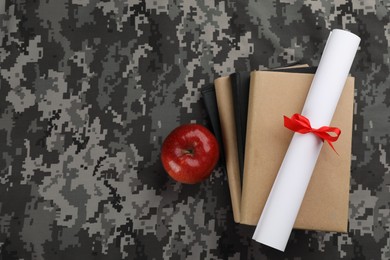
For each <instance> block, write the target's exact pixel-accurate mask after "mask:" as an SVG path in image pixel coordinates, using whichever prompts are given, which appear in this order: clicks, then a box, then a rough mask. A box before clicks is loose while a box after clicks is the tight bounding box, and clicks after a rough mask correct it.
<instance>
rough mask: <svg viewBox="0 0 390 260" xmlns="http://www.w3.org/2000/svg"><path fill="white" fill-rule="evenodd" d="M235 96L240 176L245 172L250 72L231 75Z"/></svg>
mask: <svg viewBox="0 0 390 260" xmlns="http://www.w3.org/2000/svg"><path fill="white" fill-rule="evenodd" d="M230 81H231V84H232V94H233V107H234V117H235V123H236V134H237V153H238V164H239V168H240V176H241V179H242V175H243V172H244V157H245V137H246V122H247V115H248V100H249V84H250V72H247V71H243V72H236V73H233V74H231V75H230Z"/></svg>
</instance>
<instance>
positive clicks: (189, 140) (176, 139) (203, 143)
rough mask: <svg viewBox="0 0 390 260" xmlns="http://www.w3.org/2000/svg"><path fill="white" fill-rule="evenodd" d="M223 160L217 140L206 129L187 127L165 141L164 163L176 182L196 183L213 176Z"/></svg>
mask: <svg viewBox="0 0 390 260" xmlns="http://www.w3.org/2000/svg"><path fill="white" fill-rule="evenodd" d="M218 158H219V147H218V142H217V139H215V137H214V135H213V134H212V133H211V132H210V131H209V130H208V129H207V128H206V127H204V126H202V125H199V124H186V125H182V126H179V127H177V128H175V129H174V130H173V131H172V132H171V133H170V134H169V135H168V136H167V138H165V140H164V143H163V145H162V149H161V161H162V164H163V166H164V169H165V170H166V171H167V173H168V174H169V175H170V176H171V177H172V178H173V179H174V180H176V181H179V182H182V183H187V184H194V183H198V182H200V181H202V180H204V179H206V178H207V177H209V176H210V174H211V172H212V171H213V169H214V167H215V165H216V164H217V162H218Z"/></svg>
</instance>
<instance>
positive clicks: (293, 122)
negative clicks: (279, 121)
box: [284, 114, 341, 154]
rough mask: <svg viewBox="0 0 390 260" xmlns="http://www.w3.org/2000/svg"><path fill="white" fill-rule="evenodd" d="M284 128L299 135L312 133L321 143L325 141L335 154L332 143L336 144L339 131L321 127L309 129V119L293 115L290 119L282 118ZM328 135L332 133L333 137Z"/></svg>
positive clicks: (333, 128) (334, 128)
mask: <svg viewBox="0 0 390 260" xmlns="http://www.w3.org/2000/svg"><path fill="white" fill-rule="evenodd" d="M284 126H285V127H286V128H288V129H290V130H292V131H294V132H297V133H300V134H307V133H313V134H315V135H316V136H318V137H319V138H321V140H322V141H323V142H324V141H326V142H327V143H328V144H329V145H330V147H332V149H333V151H335V152H336V150H335V149H334V147H333V144H332V142H336V141H337V139H338V138H339V136H340V134H341V130H340V129H339V128H337V127H330V126H323V127H320V128H318V129H314V128H312V127H311V125H310V121H309V119H307V118H306V117H304V116H302V115H300V114H294V115H293V116H292V117H291V118H288V117H287V116H284ZM329 133H334V135H330V134H329ZM336 153H337V152H336ZM337 154H338V153H337Z"/></svg>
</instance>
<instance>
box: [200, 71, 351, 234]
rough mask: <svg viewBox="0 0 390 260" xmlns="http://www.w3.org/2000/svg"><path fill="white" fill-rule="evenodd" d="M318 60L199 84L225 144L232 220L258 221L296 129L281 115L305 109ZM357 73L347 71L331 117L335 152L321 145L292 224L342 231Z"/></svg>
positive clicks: (240, 73)
mask: <svg viewBox="0 0 390 260" xmlns="http://www.w3.org/2000/svg"><path fill="white" fill-rule="evenodd" d="M315 71H316V68H315V67H308V66H307V65H302V66H293V67H287V68H282V69H276V70H265V71H253V72H236V73H233V74H231V75H228V76H224V77H220V78H217V79H216V80H215V81H214V85H213V86H208V87H207V88H204V89H203V90H202V94H203V98H204V101H205V104H206V110H207V111H208V113H209V117H210V119H211V123H212V127H213V129H214V133H215V135H216V137H217V139H219V141H220V143H221V148H222V149H223V152H222V157H221V162H222V163H223V164H224V167H225V169H226V173H227V177H228V183H229V189H230V196H231V203H232V209H233V215H234V220H235V222H237V223H241V224H246V225H253V226H255V225H257V223H258V221H259V218H260V215H261V212H262V210H263V208H264V205H265V203H266V201H267V198H268V195H269V193H270V190H271V188H272V185H273V183H274V180H275V178H276V175H277V173H278V170H279V167H280V165H281V163H282V161H283V157H284V155H285V154H286V151H287V148H288V146H289V143H290V141H291V138H292V136H293V132H292V131H290V130H288V129H286V128H285V127H284V125H283V116H288V117H290V116H291V115H293V114H295V113H300V112H301V111H302V107H303V104H304V102H305V99H306V96H307V93H308V91H309V88H310V85H311V82H312V80H313V76H314V73H315ZM353 103H354V78H352V77H348V79H347V82H346V85H345V87H344V90H343V93H342V95H341V98H340V101H339V103H338V106H337V109H336V112H335V114H334V117H333V120H332V124H331V125H335V126H337V127H339V128H340V129H341V130H342V135H341V136H340V138H339V140H338V141H337V142H336V143H334V146H335V149H336V150H337V153H338V154H336V153H335V152H334V151H333V150H332V149H331V148H330V147H329V146H323V148H322V151H321V154H320V157H319V158H318V161H317V164H316V167H315V170H314V173H313V175H312V178H311V180H310V184H309V187H308V189H307V192H306V194H305V198H304V200H303V203H302V206H301V208H300V211H299V214H298V217H297V219H296V222H295V224H294V228H297V229H307V230H321V231H336V232H347V227H348V203H349V179H350V162H351V140H352V116H353Z"/></svg>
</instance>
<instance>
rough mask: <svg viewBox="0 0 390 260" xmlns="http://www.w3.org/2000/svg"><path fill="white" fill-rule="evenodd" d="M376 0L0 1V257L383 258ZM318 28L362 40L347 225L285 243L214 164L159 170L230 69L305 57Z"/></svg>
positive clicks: (386, 82)
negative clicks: (254, 223)
mask: <svg viewBox="0 0 390 260" xmlns="http://www.w3.org/2000/svg"><path fill="white" fill-rule="evenodd" d="M389 16H390V2H389V1H388V0H385V1H379V0H377V1H375V0H371V1H362V0H361V1H347V2H344V1H336V2H332V3H329V1H326V0H310V1H295V0H283V1H260V0H257V1H255V0H246V1H218V0H215V1H207V0H204V1H197V0H187V1H174V0H150V1H142V2H139V1H128V0H118V1H113V0H106V1H97V0H66V1H65V0H45V1H43V0H42V1H35V0H34V1H33V0H31V1H30V0H28V1H27V0H19V1H9V0H6V1H5V2H4V0H1V1H0V40H1V41H0V43H1V48H0V69H1V77H0V84H1V85H0V114H1V117H0V154H1V161H0V171H1V174H0V246H1V259H126V258H128V259H133V258H137V259H163V258H164V259H168V258H172V259H228V258H229V259H249V258H256V259H265V258H271V259H279V258H281V259H338V258H344V259H390V209H389V208H390V152H389V151H390V142H389V138H390V136H389V135H390V132H389V129H390V108H389V106H390V73H389V63H390V21H389ZM333 28H343V29H348V30H350V31H352V32H354V33H356V34H358V35H359V36H361V38H362V42H361V45H360V49H359V51H358V54H357V57H356V59H355V63H354V65H353V68H352V70H351V72H352V74H353V75H354V76H355V77H356V96H355V100H356V101H355V115H354V134H353V161H352V178H351V191H350V215H349V233H348V234H337V233H324V232H311V231H310V232H309V231H293V233H292V236H291V238H290V242H289V244H288V246H287V249H286V252H285V253H281V252H278V251H276V250H273V249H270V248H267V247H265V246H262V245H260V244H258V243H256V242H254V241H252V240H251V236H252V234H253V231H254V228H252V227H246V226H240V225H236V224H234V222H233V219H232V210H231V207H230V198H229V191H228V186H227V181H226V176H224V174H222V171H221V169H220V168H219V169H216V170H215V172H214V173H213V175H212V176H211V177H210V179H208V180H207V181H205V182H203V183H201V184H199V185H193V186H190V185H181V184H179V183H176V182H174V181H172V180H171V179H169V178H168V177H167V175H166V174H165V173H164V171H163V169H162V166H161V163H160V161H159V151H160V147H161V144H162V141H163V139H164V138H165V137H166V136H167V134H168V133H169V132H170V131H171V130H172V129H173V128H174V127H176V126H178V125H180V124H183V123H189V122H197V123H202V124H206V125H208V124H209V122H208V121H207V118H206V114H205V110H204V107H203V103H202V100H201V96H200V92H199V90H200V88H201V87H203V86H205V85H207V84H210V83H211V82H212V81H213V80H214V78H216V77H218V76H221V75H227V74H229V73H231V72H233V71H236V70H253V69H259V68H264V67H277V66H282V65H285V64H287V63H290V62H294V61H302V62H306V63H309V64H311V65H316V64H318V62H319V58H320V55H321V52H322V49H323V47H324V44H325V41H326V38H327V36H328V34H329V32H330V30H331V29H333Z"/></svg>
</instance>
